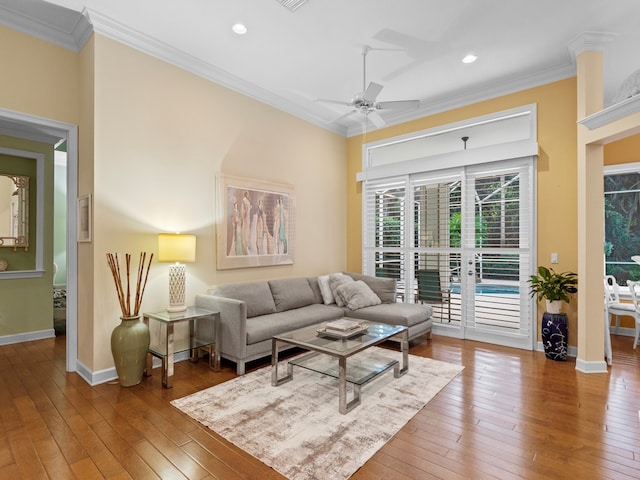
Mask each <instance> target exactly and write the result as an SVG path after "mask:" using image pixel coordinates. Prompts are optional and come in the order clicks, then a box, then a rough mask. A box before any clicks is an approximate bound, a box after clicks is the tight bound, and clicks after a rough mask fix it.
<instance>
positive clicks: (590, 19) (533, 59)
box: [0, 0, 640, 135]
mask: <svg viewBox="0 0 640 480" xmlns="http://www.w3.org/2000/svg"><path fill="white" fill-rule="evenodd" d="M59 7H65V8H59ZM82 12H84V15H81V14H82ZM638 18H640V2H638V0H534V1H532V0H508V1H507V0H454V1H451V0H449V1H445V0H395V1H392V0H309V1H308V2H307V3H306V4H304V5H302V6H301V7H300V8H298V9H297V10H296V11H295V12H292V11H290V10H288V9H287V8H285V7H284V6H282V5H281V4H280V3H279V1H278V0H179V1H176V0H135V1H131V0H108V1H107V0H48V1H47V2H44V1H40V0H0V24H4V25H7V26H11V27H13V28H16V29H18V30H22V31H27V32H29V33H31V34H33V35H35V36H38V37H40V38H45V39H48V40H50V41H53V42H55V43H58V44H60V45H62V46H64V47H66V48H71V49H76V50H77V49H79V48H81V46H82V44H83V42H84V41H85V40H86V38H87V37H88V35H90V33H91V28H90V27H92V29H93V30H95V31H97V32H98V33H100V34H103V35H107V36H109V37H111V38H115V39H117V40H119V41H122V42H124V43H127V44H129V45H131V46H134V47H135V48H139V49H141V50H143V51H145V52H147V53H149V54H151V55H154V56H157V57H159V58H162V59H164V60H167V61H170V62H172V63H175V64H177V65H179V66H181V67H183V68H187V69H189V70H191V71H194V72H195V73H197V74H199V75H202V76H204V77H207V78H210V79H211V80H214V81H216V82H219V83H221V84H223V85H226V86H228V87H230V88H233V89H235V90H237V91H240V92H242V93H244V94H247V95H249V96H251V97H254V98H257V99H259V100H261V101H264V102H266V103H268V104H271V105H273V106H275V107H277V108H280V109H282V110H284V111H287V112H290V113H292V114H294V115H296V116H298V117H300V118H303V119H305V120H308V121H310V122H312V123H314V124H317V125H320V126H322V127H324V128H327V129H330V130H332V131H336V132H338V133H341V134H344V135H354V134H357V133H360V132H362V131H363V129H364V122H363V120H364V116H362V115H360V114H354V115H351V116H349V117H347V118H344V117H343V118H341V120H340V121H339V122H336V119H338V118H340V117H342V116H343V114H345V113H347V112H349V111H350V109H349V108H348V107H346V106H341V105H331V104H324V103H318V102H315V101H314V100H315V99H318V98H324V99H334V100H340V101H349V100H350V99H351V97H353V96H354V94H356V93H358V92H360V91H361V90H362V86H363V78H362V53H361V52H362V48H363V46H364V45H370V46H371V47H372V48H373V50H372V51H371V52H370V53H369V54H368V56H367V83H368V82H369V81H374V82H376V83H379V84H381V85H383V86H384V89H383V90H382V92H381V93H380V95H379V96H378V100H379V101H390V100H407V99H418V100H420V108H419V109H418V110H416V111H411V112H400V113H398V112H387V111H381V112H380V114H381V115H382V116H383V118H384V119H385V120H386V121H387V123H388V124H393V123H398V122H400V121H405V120H408V119H411V118H417V117H421V116H425V115H428V114H431V113H435V112H438V111H443V110H448V109H450V108H453V107H456V106H461V105H466V104H469V103H472V102H474V101H478V100H482V99H487V98H492V97H495V96H499V95H503V94H505V93H509V92H513V91H517V90H521V89H524V88H529V87H532V86H535V85H540V84H544V83H548V82H550V81H554V80H559V79H563V78H568V77H571V76H574V75H575V59H574V55H573V53H572V50H571V48H570V46H571V45H572V43H573V42H574V41H576V40H578V39H581V38H584V37H583V35H584V34H585V33H587V32H597V33H607V34H613V35H611V36H608V35H606V36H599V37H597V38H598V39H599V40H606V42H604V43H602V45H603V46H604V47H603V50H604V52H605V87H604V89H605V91H604V94H605V106H607V105H608V104H610V102H611V99H612V98H613V96H614V95H615V93H616V91H617V89H618V87H619V86H620V84H621V83H622V82H623V81H624V79H625V78H626V77H628V76H629V75H630V74H631V73H633V72H634V71H635V70H637V69H640V58H639V56H638V54H637V50H638V45H640V29H639V28H638V27H637V22H638ZM87 20H88V22H87ZM238 21H241V22H243V23H245V24H246V25H247V27H248V29H249V31H248V33H247V34H246V35H244V36H237V35H235V34H234V33H232V31H231V26H232V24H234V23H235V22H238ZM89 24H91V25H89ZM377 49H380V50H377ZM470 52H472V53H474V54H476V55H478V57H479V58H478V60H477V61H476V62H475V63H473V64H469V65H466V64H463V63H462V62H461V59H462V57H463V56H465V55H466V54H467V53H470ZM367 128H368V130H369V131H371V130H372V129H373V128H374V127H373V125H371V124H369V125H368V127H367Z"/></svg>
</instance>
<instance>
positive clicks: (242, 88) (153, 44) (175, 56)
mask: <svg viewBox="0 0 640 480" xmlns="http://www.w3.org/2000/svg"><path fill="white" fill-rule="evenodd" d="M86 15H87V16H88V18H89V19H90V21H91V24H92V25H93V29H94V31H95V32H96V33H98V34H100V35H103V36H105V37H108V38H110V39H112V40H115V41H117V42H120V43H122V44H124V45H127V46H129V47H131V48H134V49H136V50H138V51H140V52H142V53H145V54H147V55H150V56H152V57H155V58H157V59H159V60H162V61H164V62H167V63H169V64H171V65H175V66H177V67H179V68H181V69H183V70H186V71H188V72H191V73H193V74H195V75H198V76H200V77H202V78H205V79H207V80H210V81H212V82H215V83H217V84H219V85H222V86H224V87H226V88H228V89H230V90H233V91H236V92H238V93H241V94H243V95H246V96H248V97H250V98H253V99H255V100H258V101H260V102H262V103H266V104H267V105H271V106H272V107H275V108H277V109H278V110H282V111H284V112H286V113H289V114H291V115H294V116H295V117H298V118H300V119H303V120H306V121H308V122H309V123H312V124H314V125H317V126H319V127H322V128H324V129H327V130H330V131H333V132H335V133H338V134H340V135H343V136H344V135H346V128H345V127H343V126H341V125H331V124H327V122H326V121H325V120H324V119H323V118H321V117H320V116H318V115H314V114H312V113H310V112H309V111H308V110H306V109H304V108H302V107H301V106H300V105H297V104H295V103H294V102H291V101H290V100H287V99H286V98H284V97H281V96H279V95H275V94H273V93H272V92H269V91H267V90H265V89H263V88H260V87H258V86H256V85H254V84H253V83H250V82H247V81H245V80H243V79H241V78H240V77H237V76H235V75H232V74H230V73H229V72H227V71H225V70H222V69H221V68H218V67H216V66H215V65H212V64H210V63H207V62H204V61H202V60H200V59H199V58H196V57H194V56H192V55H189V54H188V53H186V52H183V51H182V50H179V49H177V48H175V47H173V46H171V45H168V44H166V43H163V42H160V41H159V40H156V39H155V38H153V37H150V36H148V35H146V34H144V33H141V32H138V31H136V30H134V29H131V28H129V27H126V26H124V25H122V24H121V23H119V22H117V21H116V20H113V19H112V18H109V17H108V16H106V15H103V14H101V13H99V12H96V11H95V10H89V9H87V10H86Z"/></svg>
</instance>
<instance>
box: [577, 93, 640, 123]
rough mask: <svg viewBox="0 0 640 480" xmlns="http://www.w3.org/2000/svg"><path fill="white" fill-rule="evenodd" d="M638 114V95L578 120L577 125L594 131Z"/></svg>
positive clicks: (639, 101) (639, 104)
mask: <svg viewBox="0 0 640 480" xmlns="http://www.w3.org/2000/svg"><path fill="white" fill-rule="evenodd" d="M638 112H640V95H635V96H633V97H631V98H627V99H625V100H622V101H621V102H618V103H614V104H613V105H610V106H609V107H607V108H605V109H603V110H600V111H599V112H596V113H594V114H592V115H589V116H588V117H585V118H583V119H582V120H578V123H579V124H580V125H584V126H585V127H587V128H588V129H589V130H595V129H596V128H600V127H603V126H605V125H608V124H610V123H613V122H615V121H616V120H620V119H622V118H625V117H628V116H629V115H633V114H634V113H638Z"/></svg>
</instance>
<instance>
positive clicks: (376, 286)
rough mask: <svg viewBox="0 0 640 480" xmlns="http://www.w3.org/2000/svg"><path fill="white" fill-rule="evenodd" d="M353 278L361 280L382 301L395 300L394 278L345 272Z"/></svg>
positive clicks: (392, 301)
mask: <svg viewBox="0 0 640 480" xmlns="http://www.w3.org/2000/svg"><path fill="white" fill-rule="evenodd" d="M345 273H346V275H349V276H350V277H351V278H353V279H354V280H362V281H363V282H364V283H366V284H367V285H368V286H369V288H370V289H371V290H373V292H374V293H375V294H376V295H377V296H378V297H379V298H380V300H381V301H382V303H395V302H396V279H395V278H385V277H374V276H371V275H362V274H361V273H351V272H345Z"/></svg>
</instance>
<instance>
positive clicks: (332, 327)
mask: <svg viewBox="0 0 640 480" xmlns="http://www.w3.org/2000/svg"><path fill="white" fill-rule="evenodd" d="M325 328H326V329H327V331H329V332H331V331H334V332H336V333H349V332H352V331H355V330H358V329H360V328H362V325H361V324H360V322H354V321H353V320H347V319H346V318H341V319H340V320H333V321H331V322H327V325H325Z"/></svg>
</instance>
